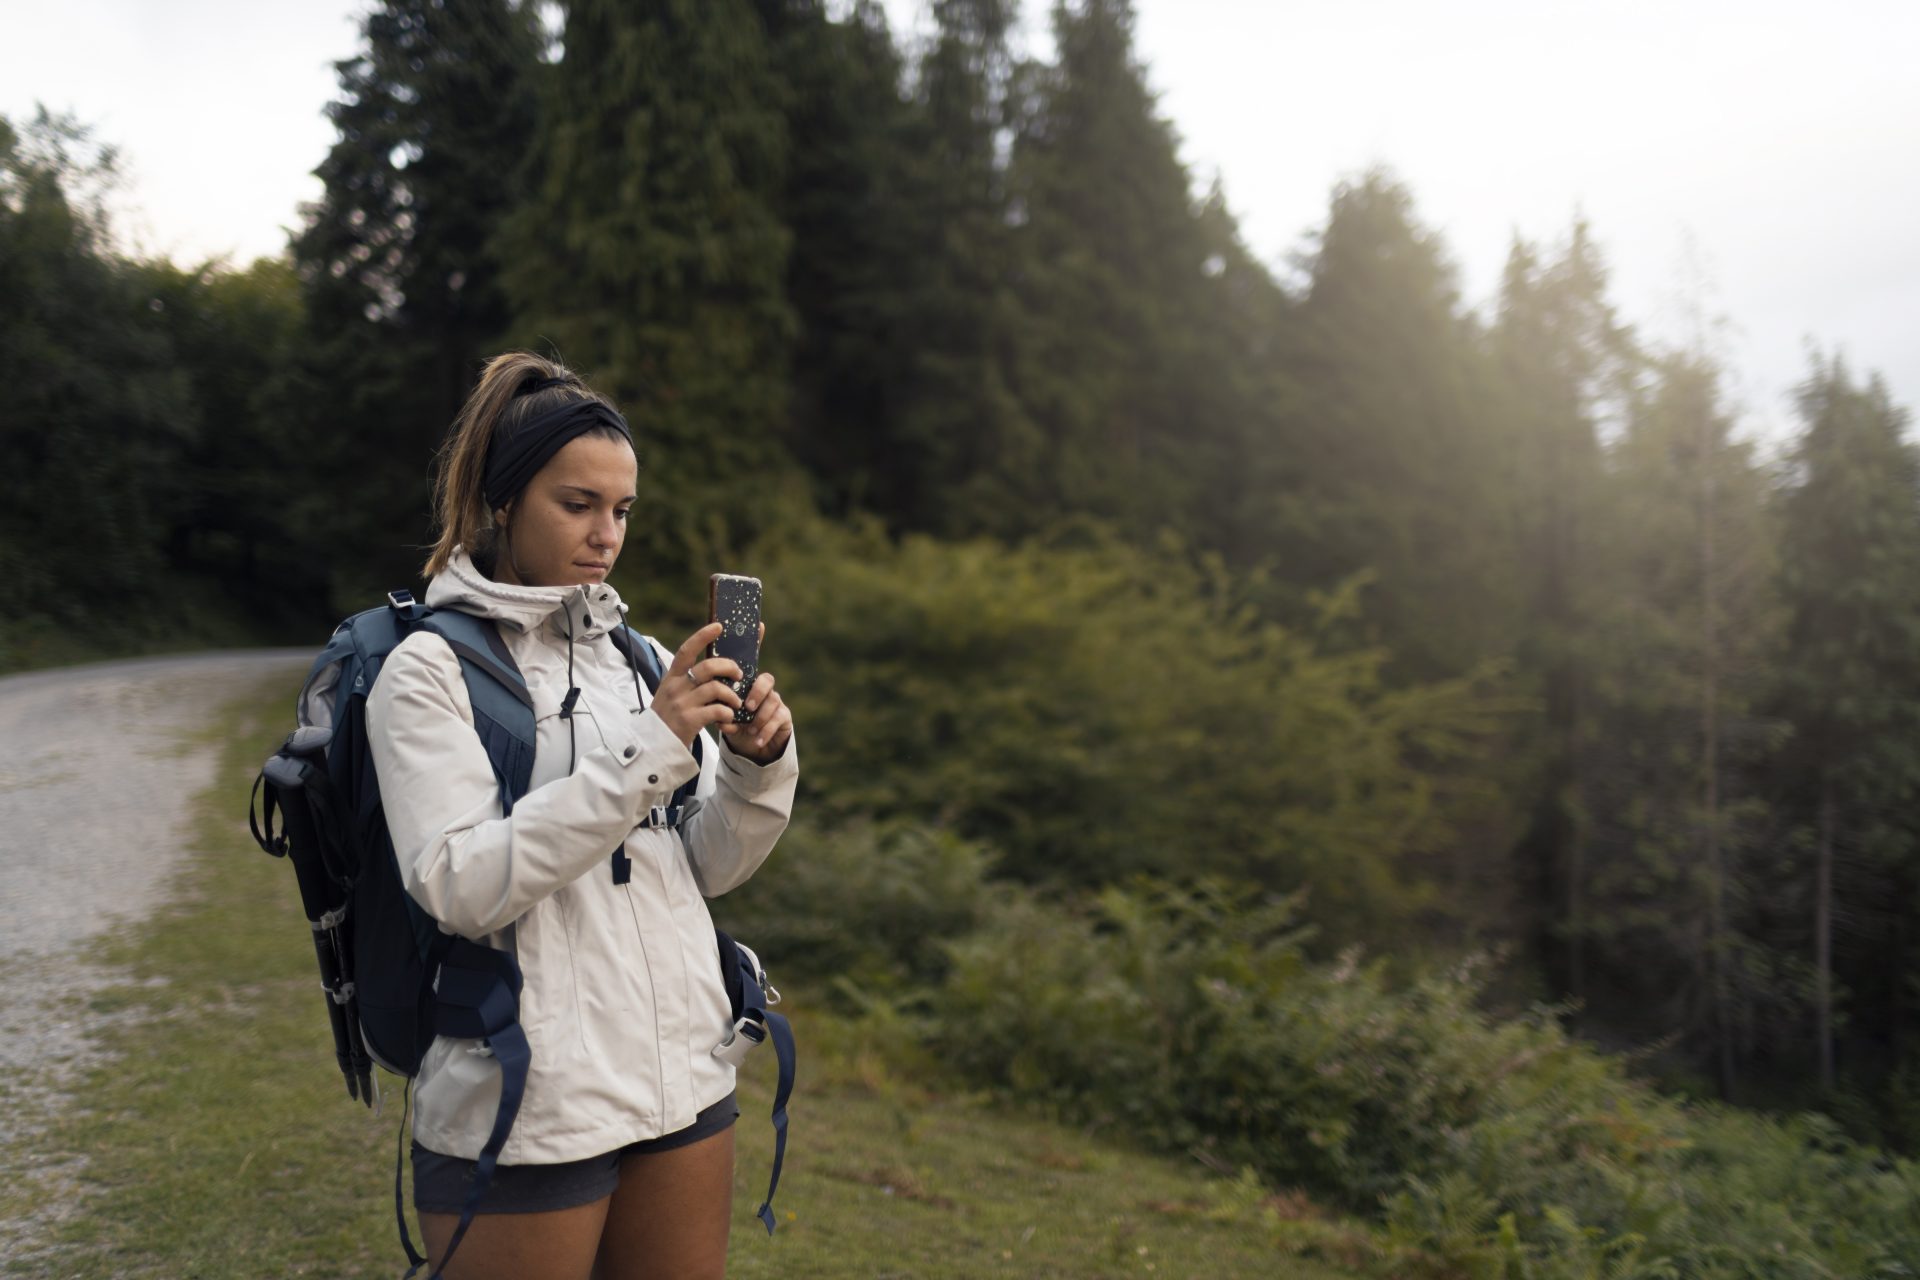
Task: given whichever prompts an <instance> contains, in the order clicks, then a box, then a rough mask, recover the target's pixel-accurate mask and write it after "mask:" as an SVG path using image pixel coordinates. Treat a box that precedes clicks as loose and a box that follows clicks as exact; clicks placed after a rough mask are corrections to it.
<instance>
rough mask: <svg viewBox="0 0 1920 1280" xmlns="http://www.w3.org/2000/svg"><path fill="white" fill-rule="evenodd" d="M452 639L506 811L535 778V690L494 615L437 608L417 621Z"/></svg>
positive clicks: (475, 722)
mask: <svg viewBox="0 0 1920 1280" xmlns="http://www.w3.org/2000/svg"><path fill="white" fill-rule="evenodd" d="M415 625H416V626H418V627H419V628H420V629H421V630H423V631H430V632H432V633H433V634H434V635H437V636H439V637H440V638H441V639H442V640H444V641H446V642H447V647H448V648H450V649H452V650H453V653H454V656H455V657H457V658H459V659H460V674H461V675H462V676H464V677H465V678H466V682H467V700H468V701H469V702H470V703H471V704H472V705H473V727H474V730H475V732H477V733H478V734H479V735H480V742H481V745H483V746H484V747H486V749H487V761H488V763H490V764H491V765H492V766H493V775H494V777H495V778H496V779H497V780H498V781H499V783H500V804H501V812H503V813H512V812H513V806H514V802H515V801H517V800H519V799H520V797H521V796H524V795H525V794H527V789H528V787H529V785H530V784H531V783H532V780H533V746H534V721H533V695H532V694H531V693H529V692H528V691H527V680H526V677H525V676H523V675H521V674H520V667H519V664H517V663H516V662H514V660H513V655H512V654H511V653H509V652H508V651H507V645H506V641H504V640H502V639H501V638H500V632H499V630H498V628H496V627H495V626H494V625H493V623H492V622H491V621H489V620H488V619H486V618H478V617H475V616H474V615H472V614H470V613H462V612H461V611H460V610H458V609H435V610H433V611H431V612H428V613H426V614H424V616H422V617H421V618H420V620H419V621H418V622H417V623H416V624H415Z"/></svg>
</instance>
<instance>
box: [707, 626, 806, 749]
mask: <svg viewBox="0 0 1920 1280" xmlns="http://www.w3.org/2000/svg"><path fill="white" fill-rule="evenodd" d="M766 638H767V624H766V623H764V622H763V623H761V624H760V639H761V641H762V642H765V640H766ZM747 710H748V711H749V712H751V713H752V714H753V719H752V721H750V722H749V723H747V724H724V723H723V724H722V725H721V726H720V732H721V734H722V735H723V736H724V737H725V739H726V743H727V746H728V747H729V748H730V749H732V751H733V753H734V754H735V755H740V756H745V757H746V758H747V759H749V760H751V761H753V762H754V763H755V764H772V763H773V762H774V761H775V760H778V759H779V758H780V756H781V755H782V753H784V752H785V751H786V749H787V739H788V738H791V737H792V736H793V712H792V711H791V710H789V709H788V707H787V704H786V700H785V699H783V698H782V697H781V696H780V695H779V694H777V693H775V692H774V690H773V673H772V672H771V671H762V672H761V673H760V674H759V675H758V676H756V677H755V678H754V681H753V688H751V689H749V690H747Z"/></svg>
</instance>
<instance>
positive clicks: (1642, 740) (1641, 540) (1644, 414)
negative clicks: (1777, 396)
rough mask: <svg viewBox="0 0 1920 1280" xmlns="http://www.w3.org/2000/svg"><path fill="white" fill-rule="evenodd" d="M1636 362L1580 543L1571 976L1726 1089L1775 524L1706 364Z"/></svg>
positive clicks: (1737, 1007)
mask: <svg viewBox="0 0 1920 1280" xmlns="http://www.w3.org/2000/svg"><path fill="white" fill-rule="evenodd" d="M1652 373H1653V377H1652V380H1651V381H1650V383H1649V384H1648V385H1647V386H1645V387H1644V388H1642V389H1640V390H1639V392H1638V393H1637V394H1636V395H1635V396H1634V398H1633V401H1632V403H1631V407H1630V412H1629V415H1628V418H1627V422H1626V424H1625V429H1624V431H1623V434H1622V436H1621V438H1620V439H1619V441H1618V442H1617V444H1615V445H1614V446H1613V447H1612V448H1611V449H1610V451H1609V456H1608V465H1607V470H1606V474H1605V476H1604V477H1603V479H1602V481H1601V484H1600V486H1599V489H1598V491H1597V493H1596V501H1595V503H1594V507H1593V519H1594V526H1593V528H1594V532H1595V537H1594V544H1595V551H1594V554H1592V555H1591V556H1590V557H1589V558H1588V561H1587V563H1588V566H1589V568H1588V572H1589V574H1590V575H1592V576H1593V577H1594V578H1595V579H1596V580H1597V581H1598V583H1599V585H1600V586H1601V587H1602V588H1603V590H1601V591H1599V592H1596V593H1595V594H1596V599H1597V604H1596V608H1595V612H1594V614H1593V615H1592V617H1591V618H1590V620H1589V623H1588V632H1587V640H1588V643H1587V644H1586V645H1585V646H1584V650H1583V651H1584V653H1585V654H1586V655H1587V661H1588V672H1589V676H1590V684H1589V687H1590V689H1591V694H1592V698H1591V704H1590V711H1591V716H1592V725H1593V732H1592V735H1591V736H1592V745H1591V746H1590V747H1589V749H1588V750H1587V752H1586V757H1585V758H1586V763H1587V769H1586V774H1585V778H1586V783H1587V788H1588V789H1587V792H1586V794H1585V800H1586V805H1587V809H1588V812H1589V827H1590V831H1591V843H1590V858H1589V860H1588V866H1589V874H1588V880H1587V883H1586V884H1585V885H1584V886H1582V889H1583V895H1582V896H1583V899H1584V900H1585V901H1586V902H1587V903H1588V904H1589V909H1588V910H1587V912H1586V915H1585V921H1584V928H1585V930H1586V938H1585V941H1586V942H1587V943H1588V944H1589V956H1590V959H1589V964H1588V973H1589V975H1590V980H1589V983H1588V989H1587V990H1588V999H1589V1007H1590V1010H1591V1012H1592V1014H1593V1015H1594V1016H1595V1018H1596V1019H1597V1020H1599V1021H1602V1022H1605V1023H1606V1024H1608V1025H1610V1026H1612V1027H1614V1028H1616V1029H1624V1030H1628V1031H1630V1032H1631V1033H1633V1034H1634V1035H1635V1036H1636V1037H1638V1038H1650V1037H1653V1036H1656V1035H1662V1034H1665V1033H1667V1032H1669V1031H1679V1032H1681V1033H1683V1034H1684V1036H1685V1040H1686V1044H1687V1045H1688V1047H1689V1048H1692V1049H1695V1050H1698V1051H1700V1057H1701V1059H1702V1060H1703V1061H1706V1062H1708V1063H1710V1064H1711V1067H1712V1072H1713V1075H1714V1076H1715V1078H1716V1080H1717V1082H1718V1085H1719V1088H1720V1091H1721V1093H1722V1095H1723V1096H1726V1095H1730V1094H1731V1093H1732V1091H1733V1087H1734V1076H1735V1063H1736V1058H1739V1057H1744V1056H1745V1055H1746V1054H1747V1053H1748V1052H1749V1051H1750V1049H1751V1046H1750V1045H1743V1044H1739V1043H1736V1041H1737V1040H1740V1039H1742V1037H1740V1036H1739V1034H1738V1029H1739V1027H1741V1026H1744V1025H1748V1024H1750V1023H1751V1021H1752V1020H1751V1018H1750V1017H1749V1016H1747V1013H1748V1011H1750V1010H1751V1009H1752V1008H1753V1006H1755V1005H1756V1004H1760V1005H1764V1004H1767V1003H1769V997H1768V995H1767V993H1766V991H1765V987H1766V985H1767V982H1768V980H1769V975H1770V967H1771V966H1770V962H1769V958H1768V957H1767V956H1766V955H1765V954H1764V953H1763V952H1762V951H1761V950H1760V948H1759V940H1758V938H1757V937H1756V930H1755V928H1754V923H1755V921H1754V915H1753V912H1752V911H1751V910H1750V904H1751V903H1752V901H1753V898H1754V897H1755V895H1756V892H1757V891H1759V890H1760V889H1761V886H1762V885H1763V876H1764V874H1765V865H1764V857H1763V855H1764V852H1765V848H1764V844H1765V833H1766V832H1767V830H1768V822H1769V817H1770V814H1769V811H1768V807H1767V805H1766V804H1765V802H1764V799H1763V798H1762V797H1761V796H1760V795H1759V794H1756V792H1755V790H1754V789H1753V788H1752V787H1751V786H1750V785H1748V784H1750V782H1751V779H1752V777H1753V770H1752V766H1753V765H1754V763H1755V762H1756V761H1757V760H1759V759H1760V758H1761V755H1762V753H1763V752H1764V751H1765V750H1766V749H1767V747H1768V746H1769V745H1770V744H1771V737H1770V726H1769V724H1768V723H1767V722H1766V721H1765V720H1764V719H1763V718H1762V717H1761V716H1760V714H1759V712H1758V702H1759V700H1760V698H1761V696H1762V694H1763V692H1764V681H1765V679H1766V677H1767V676H1768V674H1769V668H1768V666H1767V663H1768V662H1769V661H1770V660H1771V658H1772V657H1773V654H1774V643H1773V642H1774V637H1775V634H1776V632H1777V630H1778V625H1779V621H1780V617H1779V611H1778V609H1777V607H1776V603H1775V599H1774V593H1773V572H1774V556H1775V542H1776V536H1775V533H1774V530H1773V528H1772V522H1771V519H1770V513H1769V510H1768V499H1769V496H1770V495H1769V477H1768V475H1767V473H1766V472H1765V470H1764V469H1763V468H1762V467H1760V466H1759V465H1758V464H1757V463H1756V462H1755V461H1754V459H1753V457H1752V449H1751V446H1750V445H1748V444H1747V443H1745V442H1742V441H1736V440H1734V439H1733V438H1732V421H1731V419H1730V417H1729V415H1728V414H1727V412H1726V410H1725V409H1724V408H1723V407H1722V405H1721V402H1720V394H1719V390H1718V371H1717V369H1716V368H1715V367H1714V365H1713V364H1711V363H1710V362H1709V361H1708V360H1707V359H1706V358H1705V357H1702V356H1698V355H1671V356H1667V357H1664V358H1662V359H1661V360H1659V361H1657V362H1656V363H1655V365H1654V366H1653V370H1652Z"/></svg>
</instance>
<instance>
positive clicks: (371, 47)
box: [288, 0, 545, 612]
mask: <svg viewBox="0 0 1920 1280" xmlns="http://www.w3.org/2000/svg"><path fill="white" fill-rule="evenodd" d="M536 9H537V6H534V5H527V4H516V3H511V2H510V0H482V2H481V3H465V4H457V5H448V4H443V3H439V2H437V0H382V2H381V3H379V4H378V5H375V6H374V7H373V8H372V9H371V10H370V11H369V12H368V13H367V14H366V15H365V16H364V18H362V20H361V31H362V37H363V47H362V49H361V50H360V51H359V52H358V53H357V54H356V55H355V56H354V57H351V58H348V59H345V60H343V61H341V62H339V63H337V64H336V66H335V70H336V73H337V75H338V79H339V96H338V97H337V98H336V99H335V100H334V101H333V102H332V103H330V104H329V105H328V106H327V109H326V114H327V118H328V119H329V120H330V121H331V122H332V124H333V125H334V127H335V129H336V130H337V132H338V139H337V140H336V141H335V143H334V144H333V146H332V148H331V149H330V150H329V151H328V153H327V155H326V158H325V159H324V160H323V161H322V162H321V164H320V166H319V168H318V169H316V170H315V173H316V175H317V176H318V177H319V178H320V180H321V182H322V184H323V187H324V189H323V191H322V194H321V197H320V199H319V200H317V201H315V202H314V203H313V204H311V205H308V206H306V207H305V208H304V209H303V211H302V213H303V218H302V222H303V225H302V227H301V229H300V231H299V233H298V234H297V235H296V236H295V237H294V238H293V242H292V244H291V246H290V248H291V253H292V257H293V259H294V262H295V263H296V264H297V267H298V270H299V273H300V279H301V282H302V290H303V303H304V307H303V310H304V314H305V321H306V323H305V326H304V328H305V335H304V336H305V341H304V343H303V344H302V349H301V350H300V352H299V353H298V358H297V359H296V360H293V361H290V362H289V369H288V371H289V373H290V374H292V375H293V376H294V377H296V378H297V379H299V385H300V392H299V393H298V394H296V395H294V396H293V397H292V398H291V400H290V403H289V405H288V409H289V413H288V417H289V418H290V419H291V420H292V421H295V422H298V423H300V424H301V426H302V427H303V428H304V430H305V433H306V434H307V436H308V439H309V441H310V454H311V457H310V464H309V465H310V468H311V473H316V474H315V478H316V480H317V481H318V482H319V484H320V485H321V486H322V487H323V488H324V489H325V490H327V491H328V492H330V493H332V494H334V495H345V494H352V495H353V501H352V502H351V503H342V502H335V503H333V504H330V505H329V506H328V507H327V508H326V509H323V510H321V511H319V512H316V513H315V516H314V521H313V523H314V526H315V527H317V528H320V529H324V530H325V531H326V534H327V540H328V542H329V544H330V546H331V548H332V554H331V555H330V556H329V565H328V567H329V568H330V569H331V570H332V571H333V574H334V577H335V578H336V580H337V581H336V582H335V584H334V587H335V591H334V596H335V598H334V599H333V600H332V604H333V605H334V607H335V608H336V609H338V610H340V611H342V612H344V611H348V610H352V609H357V608H361V607H364V605H363V601H364V600H365V599H366V598H367V597H368V596H369V595H373V596H374V597H375V598H378V593H384V592H386V591H387V590H389V589H391V588H393V587H395V586H399V585H403V584H406V583H408V582H411V581H412V579H413V575H414V572H415V571H416V569H417V568H418V564H419V561H420V560H421V559H422V558H423V557H422V555H421V551H420V548H421V547H422V546H423V545H424V544H426V543H428V542H429V541H430V539H429V537H428V528H427V494H428V470H429V461H430V459H431V458H432V456H433V453H434V450H435V449H436V447H437V446H438V445H439V443H440V440H441V438H442V436H443V435H444V434H445V432H446V429H447V426H448V424H449V423H451V422H452V420H453V417H454V413H455V411H456V410H457V409H458V408H459V406H460V402H461V401H462V400H463V399H465V397H466V394H467V391H468V390H469V389H470V387H471V386H472V384H473V381H474V379H475V378H476V377H477V376H478V373H479V369H480V364H481V361H482V360H483V359H484V357H486V356H488V355H490V354H492V350H493V349H494V348H495V347H497V345H498V344H499V343H500V342H501V341H502V339H503V337H504V335H505V333H506V330H507V329H508V327H509V325H510V323H511V320H512V313H511V311H510V310H509V307H508V304H507V300H506V296H505V294H504V292H503V291H502V288H501V275H502V271H503V266H504V264H503V262H502V259H501V253H502V250H501V248H500V247H499V245H498V244H497V237H498V235H499V233H500V229H501V225H502V223H503V222H504V221H505V219H506V217H507V215H508V214H509V213H510V212H512V211H513V210H515V209H518V208H519V207H520V191H521V175H522V171H523V169H524V168H525V166H526V163H527V152H528V149H529V147H530V146H531V145H532V142H533V133H534V126H535V108H536V105H537V102H538V84H539V73H540V72H541V71H542V70H545V68H543V67H541V65H540V63H539V54H540V52H541V50H542V49H543V47H544V44H545V40H544V35H543V33H542V31H541V29H540V24H539V20H538V17H537V14H536Z"/></svg>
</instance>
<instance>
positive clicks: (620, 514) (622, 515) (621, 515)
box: [613, 507, 632, 520]
mask: <svg viewBox="0 0 1920 1280" xmlns="http://www.w3.org/2000/svg"><path fill="white" fill-rule="evenodd" d="M631 510H632V508H631V507H622V508H621V509H620V510H618V511H616V512H614V513H613V518H614V519H615V520H625V519H626V518H627V512H628V511H631Z"/></svg>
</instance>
